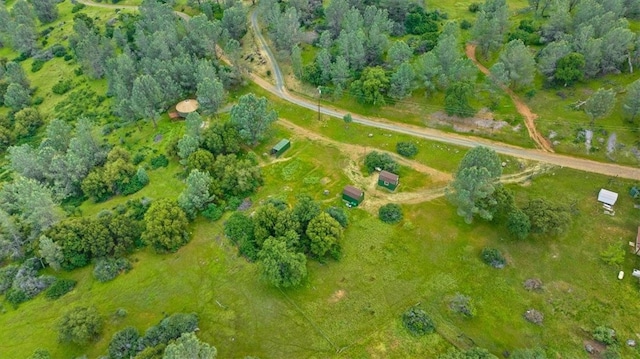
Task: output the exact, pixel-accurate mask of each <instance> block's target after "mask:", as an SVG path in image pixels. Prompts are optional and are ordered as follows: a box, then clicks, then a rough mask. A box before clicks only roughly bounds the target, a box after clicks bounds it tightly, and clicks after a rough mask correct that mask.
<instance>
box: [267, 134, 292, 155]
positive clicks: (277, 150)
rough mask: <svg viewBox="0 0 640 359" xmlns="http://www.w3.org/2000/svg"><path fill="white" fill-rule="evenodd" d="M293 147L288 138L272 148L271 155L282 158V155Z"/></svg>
mask: <svg viewBox="0 0 640 359" xmlns="http://www.w3.org/2000/svg"><path fill="white" fill-rule="evenodd" d="M289 147H291V141H289V140H287V139H286V138H285V139H283V140H281V141H280V142H278V143H277V144H276V145H275V146H273V147H272V148H271V155H272V156H276V157H280V155H281V154H282V153H283V152H284V151H286V150H287V149H289Z"/></svg>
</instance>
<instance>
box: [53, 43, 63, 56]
mask: <svg viewBox="0 0 640 359" xmlns="http://www.w3.org/2000/svg"><path fill="white" fill-rule="evenodd" d="M51 53H52V54H53V56H55V57H63V56H64V55H66V54H67V49H65V47H64V46H62V45H60V44H55V45H53V46H51Z"/></svg>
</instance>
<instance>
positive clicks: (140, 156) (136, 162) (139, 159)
mask: <svg viewBox="0 0 640 359" xmlns="http://www.w3.org/2000/svg"><path fill="white" fill-rule="evenodd" d="M145 157H146V156H145V154H144V153H142V152H136V154H135V155H133V157H132V158H131V163H133V164H134V165H139V164H140V163H142V161H144V159H145Z"/></svg>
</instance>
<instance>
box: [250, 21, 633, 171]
mask: <svg viewBox="0 0 640 359" xmlns="http://www.w3.org/2000/svg"><path fill="white" fill-rule="evenodd" d="M251 27H252V29H253V31H254V33H255V35H256V38H257V39H258V40H259V41H260V44H259V45H260V47H261V48H262V49H263V50H264V52H265V53H266V54H267V56H268V57H269V61H270V63H271V66H272V68H273V70H272V72H273V74H274V75H275V80H276V81H275V82H276V84H275V86H274V85H272V84H270V83H268V82H267V81H265V80H264V79H260V78H259V77H257V76H255V75H254V76H252V78H253V79H254V81H255V82H256V83H257V84H258V85H260V86H261V87H262V88H264V89H265V90H267V91H269V92H271V93H273V94H275V95H277V96H278V97H280V98H282V99H284V100H286V101H289V102H291V103H293V104H295V105H298V106H301V107H305V108H308V109H310V110H314V111H317V110H318V104H317V103H313V102H310V101H309V100H307V99H304V98H300V97H298V96H295V95H292V94H290V93H289V92H288V91H287V89H286V88H285V86H284V78H283V76H282V71H281V70H280V67H279V66H278V62H277V60H276V58H275V56H273V53H272V52H271V49H270V48H269V46H268V45H267V42H266V41H265V39H264V37H263V36H262V33H261V31H260V27H259V26H258V21H257V13H256V12H255V11H253V12H252V13H251ZM320 112H322V113H323V114H325V115H329V116H332V117H336V118H340V119H341V118H342V117H344V115H346V114H347V113H348V112H347V111H344V110H341V109H336V108H328V107H324V106H320ZM351 115H352V117H353V122H355V123H359V124H362V125H365V126H370V127H375V128H379V129H382V130H388V131H393V132H397V133H403V134H407V135H412V136H416V137H420V138H424V139H427V140H432V141H438V142H444V143H448V144H452V145H458V146H464V147H475V146H487V147H490V148H492V149H494V150H495V151H496V152H498V153H500V154H503V155H509V156H513V157H518V158H522V159H526V160H532V161H538V162H545V163H550V164H553V165H557V166H562V167H569V168H573V169H577V170H581V171H586V172H593V173H600V174H604V175H609V176H617V177H622V178H629V179H635V180H640V169H639V168H637V167H630V166H622V165H617V164H613V163H604V162H597V161H592V160H587V159H583V158H577V157H571V156H566V155H559V154H555V153H547V152H543V151H541V150H536V149H526V148H521V147H517V146H512V145H507V144H503V143H498V142H494V141H490V140H486V139H482V138H478V137H473V136H461V135H457V134H453V133H448V132H443V131H439V130H435V129H431V128H424V127H418V126H412V125H407V124H398V123H392V122H389V121H387V120H384V119H379V118H376V119H372V118H365V117H362V116H359V115H357V114H351Z"/></svg>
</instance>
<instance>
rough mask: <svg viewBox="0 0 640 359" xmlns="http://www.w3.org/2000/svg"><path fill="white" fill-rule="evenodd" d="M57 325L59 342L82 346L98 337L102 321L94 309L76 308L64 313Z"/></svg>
mask: <svg viewBox="0 0 640 359" xmlns="http://www.w3.org/2000/svg"><path fill="white" fill-rule="evenodd" d="M57 324H58V325H57V326H58V338H59V339H60V341H61V342H72V343H76V344H80V345H83V344H86V343H88V342H89V341H91V340H93V339H96V338H97V337H98V336H99V335H100V333H101V332H102V324H103V320H102V317H100V314H99V313H98V310H97V309H96V308H95V307H76V308H73V309H71V310H69V311H68V312H66V313H65V314H64V315H63V316H62V317H61V318H60V319H59V320H58V323H57Z"/></svg>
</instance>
